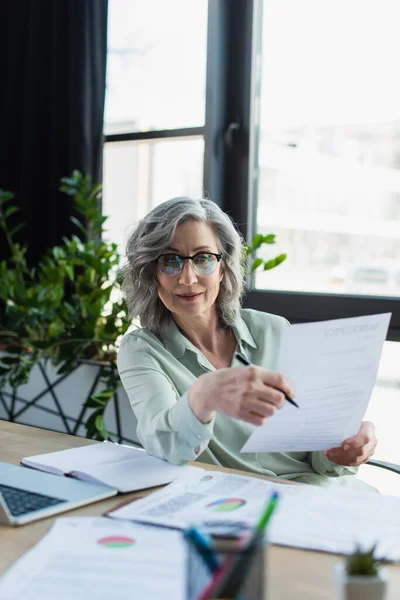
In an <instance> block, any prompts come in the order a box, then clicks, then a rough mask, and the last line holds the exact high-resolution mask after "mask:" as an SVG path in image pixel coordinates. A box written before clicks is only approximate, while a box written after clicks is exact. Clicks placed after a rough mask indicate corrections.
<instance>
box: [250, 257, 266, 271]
mask: <svg viewBox="0 0 400 600" xmlns="http://www.w3.org/2000/svg"><path fill="white" fill-rule="evenodd" d="M263 262H264V261H263V259H262V258H256V259H255V260H254V261H253V264H252V265H251V270H252V271H255V270H256V269H257V268H258V267H259V266H260V265H262V264H263Z"/></svg>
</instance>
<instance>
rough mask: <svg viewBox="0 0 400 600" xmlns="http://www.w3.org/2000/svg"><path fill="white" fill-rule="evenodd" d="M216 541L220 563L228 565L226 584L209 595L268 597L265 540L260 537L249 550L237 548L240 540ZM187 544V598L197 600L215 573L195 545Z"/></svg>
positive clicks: (241, 599)
mask: <svg viewBox="0 0 400 600" xmlns="http://www.w3.org/2000/svg"><path fill="white" fill-rule="evenodd" d="M214 543H215V552H216V554H217V556H218V559H219V561H220V563H221V565H226V566H227V569H226V573H225V576H224V578H223V580H224V582H225V583H224V584H223V585H222V589H216V590H215V591H212V592H211V595H207V596H206V598H207V599H208V598H220V599H221V600H222V599H224V600H231V599H232V600H267V543H266V541H265V540H260V541H259V542H258V543H257V544H255V546H254V547H253V548H251V549H250V550H249V549H247V548H243V549H237V547H235V546H237V540H236V539H232V538H214ZM187 546H188V552H187V561H188V563H187V564H188V571H187V573H188V577H187V600H198V599H199V598H202V593H204V591H205V590H206V589H207V587H209V586H210V585H211V580H213V574H212V573H211V572H210V569H209V567H208V566H207V564H206V562H205V561H204V559H203V557H202V556H201V555H200V554H199V552H198V551H197V549H196V548H195V547H194V546H193V544H191V543H190V542H187ZM226 560H227V562H225V561H226ZM229 567H230V568H229ZM217 587H219V588H221V586H217ZM227 592H228V593H227ZM204 600H205V599H204Z"/></svg>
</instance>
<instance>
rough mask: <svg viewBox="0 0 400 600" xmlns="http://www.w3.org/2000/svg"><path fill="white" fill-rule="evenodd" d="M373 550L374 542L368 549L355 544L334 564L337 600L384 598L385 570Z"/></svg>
mask: <svg viewBox="0 0 400 600" xmlns="http://www.w3.org/2000/svg"><path fill="white" fill-rule="evenodd" d="M375 550H376V544H375V545H374V546H372V548H370V549H368V550H363V549H362V548H361V547H360V546H357V548H356V549H355V551H354V552H353V553H352V554H349V555H348V556H347V557H346V558H345V560H344V561H342V562H340V563H338V564H337V565H336V566H335V587H336V598H337V600H384V598H385V596H386V587H387V572H386V570H385V568H384V567H382V560H379V559H378V558H377V557H376V555H375Z"/></svg>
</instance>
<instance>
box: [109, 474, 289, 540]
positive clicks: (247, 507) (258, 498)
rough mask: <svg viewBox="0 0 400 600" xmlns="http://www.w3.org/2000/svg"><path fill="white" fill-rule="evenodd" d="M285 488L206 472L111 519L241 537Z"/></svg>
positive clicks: (237, 476)
mask: <svg viewBox="0 0 400 600" xmlns="http://www.w3.org/2000/svg"><path fill="white" fill-rule="evenodd" d="M282 485H283V484H275V483H271V482H268V481H265V480H262V479H258V478H255V477H248V476H246V475H234V474H230V473H222V472H220V471H206V472H202V473H200V474H199V476H198V477H197V478H191V479H190V480H186V481H176V482H174V483H171V484H170V485H168V486H166V487H165V488H163V489H162V490H159V491H157V492H154V493H153V494H151V495H150V496H147V497H146V498H142V499H140V500H136V501H135V502H133V503H130V504H127V505H125V506H123V507H121V508H119V509H117V510H115V511H113V512H111V513H109V516H110V517H113V518H116V519H130V520H133V521H139V522H144V523H151V524H154V525H165V526H168V527H175V528H177V529H185V528H186V527H189V526H191V525H193V524H201V525H202V526H203V527H204V528H206V529H207V530H209V531H211V532H213V533H215V534H220V535H237V534H238V533H240V532H241V531H243V530H247V529H250V528H252V527H254V525H255V524H256V523H257V521H258V519H259V517H260V514H261V512H262V510H263V508H264V507H265V503H266V502H267V500H268V499H269V498H270V496H271V493H272V490H274V489H279V488H281V487H282ZM286 487H287V486H286Z"/></svg>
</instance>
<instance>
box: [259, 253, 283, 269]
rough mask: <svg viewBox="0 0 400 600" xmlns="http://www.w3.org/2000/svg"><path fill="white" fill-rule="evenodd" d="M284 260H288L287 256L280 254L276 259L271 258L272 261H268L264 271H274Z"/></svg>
mask: <svg viewBox="0 0 400 600" xmlns="http://www.w3.org/2000/svg"><path fill="white" fill-rule="evenodd" d="M284 260H286V254H280V255H279V256H277V257H275V258H271V260H268V261H266V263H265V264H264V271H269V270H270V269H274V268H275V267H277V266H278V265H280V264H281V263H283V261H284Z"/></svg>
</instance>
